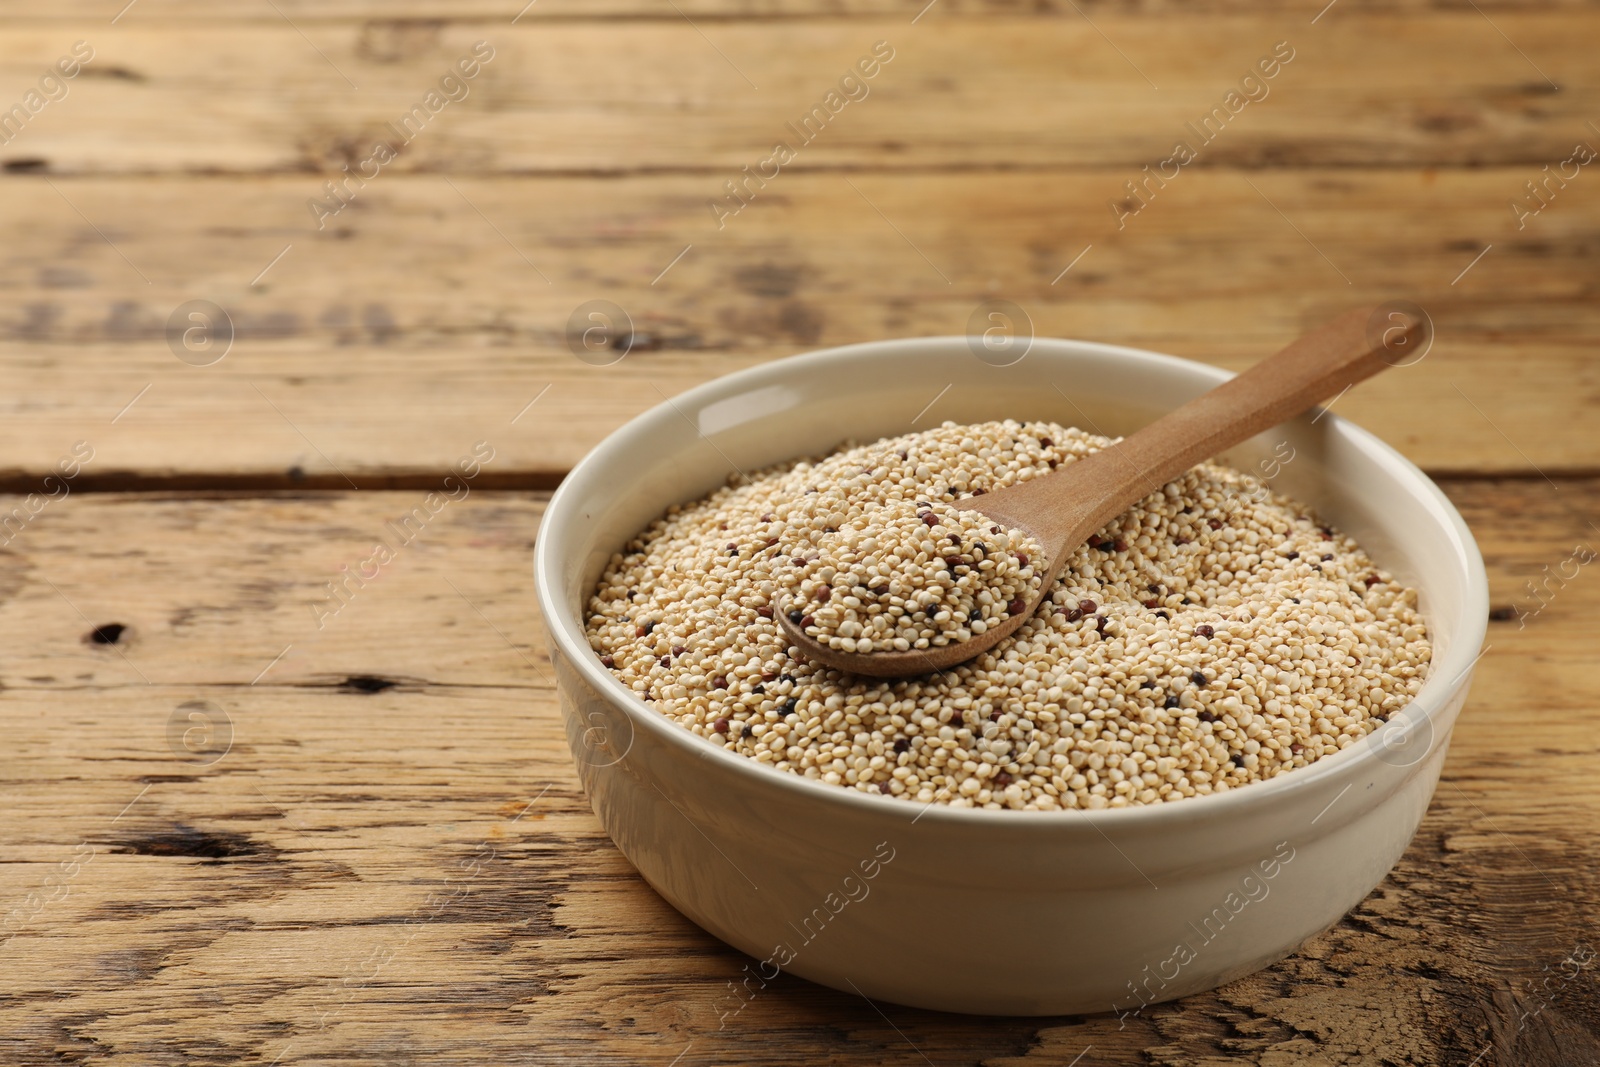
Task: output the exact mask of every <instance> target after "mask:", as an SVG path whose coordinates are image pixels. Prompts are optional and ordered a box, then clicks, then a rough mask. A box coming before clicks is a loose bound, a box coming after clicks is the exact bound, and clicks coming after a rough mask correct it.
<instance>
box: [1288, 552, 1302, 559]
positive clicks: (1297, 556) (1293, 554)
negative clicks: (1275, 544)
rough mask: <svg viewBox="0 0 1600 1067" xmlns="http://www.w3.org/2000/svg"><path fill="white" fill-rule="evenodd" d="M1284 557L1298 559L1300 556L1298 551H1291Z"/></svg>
mask: <svg viewBox="0 0 1600 1067" xmlns="http://www.w3.org/2000/svg"><path fill="white" fill-rule="evenodd" d="M1285 558H1287V559H1299V558H1300V553H1298V552H1291V553H1289V555H1288V556H1287V557H1285Z"/></svg>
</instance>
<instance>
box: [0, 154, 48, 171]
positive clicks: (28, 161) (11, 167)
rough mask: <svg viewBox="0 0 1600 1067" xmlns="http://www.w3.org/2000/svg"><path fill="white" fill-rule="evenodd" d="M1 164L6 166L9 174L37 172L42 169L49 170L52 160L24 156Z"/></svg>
mask: <svg viewBox="0 0 1600 1067" xmlns="http://www.w3.org/2000/svg"><path fill="white" fill-rule="evenodd" d="M0 166H3V167H4V168H5V170H6V173H7V174H36V173H38V172H39V171H41V170H49V169H50V161H49V160H48V159H40V158H39V157H37V156H22V157H20V158H17V159H8V160H6V161H5V162H4V163H3V164H0Z"/></svg>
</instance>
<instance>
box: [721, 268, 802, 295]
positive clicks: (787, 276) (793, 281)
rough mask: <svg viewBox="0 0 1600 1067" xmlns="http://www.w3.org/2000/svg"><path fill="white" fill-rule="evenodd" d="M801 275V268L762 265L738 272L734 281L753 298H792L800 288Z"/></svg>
mask: <svg viewBox="0 0 1600 1067" xmlns="http://www.w3.org/2000/svg"><path fill="white" fill-rule="evenodd" d="M800 273H801V272H800V268H799V267H786V266H779V265H778V264H776V263H762V264H761V265H759V266H755V267H748V268H746V269H744V270H741V271H738V272H736V273H735V274H734V276H733V281H734V284H735V285H737V286H738V287H739V288H740V289H743V290H744V291H745V292H747V293H749V294H750V295H751V296H773V297H786V296H792V295H793V294H794V291H795V289H796V287H798V286H799V284H800Z"/></svg>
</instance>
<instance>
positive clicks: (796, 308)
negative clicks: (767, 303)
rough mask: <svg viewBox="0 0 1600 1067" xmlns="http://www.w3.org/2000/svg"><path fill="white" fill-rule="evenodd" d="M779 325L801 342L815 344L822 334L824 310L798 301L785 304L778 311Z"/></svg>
mask: <svg viewBox="0 0 1600 1067" xmlns="http://www.w3.org/2000/svg"><path fill="white" fill-rule="evenodd" d="M778 325H779V326H781V327H782V328H783V329H784V331H785V332H787V333H789V334H792V335H793V336H794V339H795V340H796V341H799V342H800V343H801V344H805V345H809V344H815V343H816V341H817V338H819V337H821V336H822V312H820V311H818V310H817V309H815V308H813V307H808V306H807V305H805V304H801V303H799V302H797V301H790V302H789V303H787V304H785V305H783V310H782V311H781V312H779V313H778Z"/></svg>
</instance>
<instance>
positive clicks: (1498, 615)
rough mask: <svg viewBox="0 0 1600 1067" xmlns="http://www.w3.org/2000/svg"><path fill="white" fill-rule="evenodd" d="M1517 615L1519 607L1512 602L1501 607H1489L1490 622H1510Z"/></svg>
mask: <svg viewBox="0 0 1600 1067" xmlns="http://www.w3.org/2000/svg"><path fill="white" fill-rule="evenodd" d="M1516 617H1517V609H1516V608H1514V607H1512V606H1511V605H1510V604H1502V605H1500V606H1499V607H1496V608H1490V609H1489V621H1490V622H1509V621H1510V620H1512V619H1514V618H1516Z"/></svg>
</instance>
